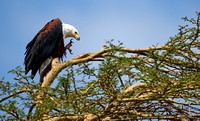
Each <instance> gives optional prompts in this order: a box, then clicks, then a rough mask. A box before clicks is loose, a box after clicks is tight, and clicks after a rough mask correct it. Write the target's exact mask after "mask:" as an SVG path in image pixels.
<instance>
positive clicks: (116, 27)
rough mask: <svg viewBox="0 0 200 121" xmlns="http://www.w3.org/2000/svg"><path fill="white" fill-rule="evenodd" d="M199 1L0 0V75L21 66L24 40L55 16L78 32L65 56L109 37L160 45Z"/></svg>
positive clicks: (91, 49)
mask: <svg viewBox="0 0 200 121" xmlns="http://www.w3.org/2000/svg"><path fill="white" fill-rule="evenodd" d="M199 5H200V1H199V0H0V42H1V43H0V79H1V78H2V77H4V76H5V77H6V78H9V77H10V76H11V75H9V74H7V72H8V71H9V70H11V69H14V68H15V67H17V66H21V67H23V68H24V65H23V62H24V52H25V47H26V45H27V44H28V42H29V41H31V40H32V39H33V37H34V36H35V35H36V33H37V32H38V31H39V30H40V29H41V28H42V27H43V26H44V25H45V24H46V23H47V22H49V21H51V20H52V19H54V18H60V19H61V21H62V22H63V23H67V24H71V25H73V26H75V27H76V28H77V30H78V32H79V35H80V38H81V40H80V41H76V40H74V43H73V46H72V48H71V49H72V51H73V55H70V54H69V53H68V54H67V57H66V58H64V60H67V59H70V58H72V57H75V56H77V55H79V54H82V53H87V52H90V53H93V52H97V51H99V50H101V49H102V47H103V45H104V44H105V41H107V40H111V39H115V40H119V41H121V42H123V43H124V45H123V46H124V47H126V48H146V47H151V46H152V45H163V44H165V43H166V42H167V41H168V40H169V37H171V36H174V35H175V34H176V33H177V32H178V26H179V25H184V24H186V23H185V22H184V21H183V20H181V18H182V17H185V16H188V17H195V15H196V14H195V11H200V6H199ZM68 41H69V38H68V39H65V44H67V43H68ZM29 74H30V73H29ZM36 76H37V78H38V74H37V75H36Z"/></svg>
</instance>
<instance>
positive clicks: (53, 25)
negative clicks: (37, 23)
mask: <svg viewBox="0 0 200 121" xmlns="http://www.w3.org/2000/svg"><path fill="white" fill-rule="evenodd" d="M67 37H73V38H75V39H77V40H80V37H79V35H78V31H77V29H76V28H75V27H74V26H72V25H69V24H65V23H62V22H61V20H60V19H59V18H56V19H53V20H51V21H50V22H48V23H47V24H46V25H45V26H44V27H43V28H42V29H41V30H40V31H39V32H38V33H37V34H36V35H35V37H34V38H33V39H32V40H31V41H30V42H29V43H28V44H27V46H26V51H25V59H24V65H25V70H26V73H25V74H27V73H28V72H29V71H30V70H32V72H31V74H32V75H33V77H32V78H34V76H35V74H36V73H37V71H38V70H39V73H41V71H42V69H43V68H44V67H45V66H47V65H49V64H50V62H51V60H52V59H54V58H59V60H62V59H63V56H66V49H65V46H64V39H65V38H67ZM70 41H71V40H70Z"/></svg>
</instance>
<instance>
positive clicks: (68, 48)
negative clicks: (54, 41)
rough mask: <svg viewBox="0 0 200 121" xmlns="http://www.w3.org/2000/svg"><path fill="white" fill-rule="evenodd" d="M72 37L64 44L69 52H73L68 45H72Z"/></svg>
mask: <svg viewBox="0 0 200 121" xmlns="http://www.w3.org/2000/svg"><path fill="white" fill-rule="evenodd" d="M72 40H73V39H70V42H69V43H68V44H67V45H66V46H65V50H68V51H69V53H70V54H73V53H72V50H71V49H70V47H71V46H72V43H73V41H72Z"/></svg>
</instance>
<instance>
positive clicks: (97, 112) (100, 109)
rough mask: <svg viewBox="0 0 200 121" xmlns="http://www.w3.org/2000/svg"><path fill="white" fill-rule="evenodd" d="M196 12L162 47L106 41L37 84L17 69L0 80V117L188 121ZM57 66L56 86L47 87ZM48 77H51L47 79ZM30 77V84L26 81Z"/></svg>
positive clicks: (199, 86)
mask: <svg viewBox="0 0 200 121" xmlns="http://www.w3.org/2000/svg"><path fill="white" fill-rule="evenodd" d="M199 18H200V13H198V12H197V19H196V20H195V19H193V18H192V19H188V18H187V17H185V18H183V19H184V20H185V21H187V22H189V24H191V25H190V26H189V25H185V26H180V27H179V33H178V34H177V35H176V36H174V37H171V38H170V40H169V41H168V42H167V43H166V44H165V45H164V46H155V47H151V48H144V49H129V48H124V47H122V43H121V42H119V44H118V45H114V44H112V43H113V40H111V41H108V42H106V45H104V47H103V49H102V50H100V51H99V52H97V53H86V54H83V55H80V56H78V57H75V58H73V59H70V60H67V61H65V62H63V63H61V64H60V65H58V66H56V67H55V70H53V69H54V68H52V70H53V71H52V70H51V71H52V72H51V71H50V72H49V74H48V75H47V77H46V78H45V79H44V83H45V82H48V81H49V83H50V84H49V85H48V84H47V85H46V86H43V84H40V83H39V84H36V83H35V82H34V81H33V80H32V79H31V76H25V75H24V74H25V73H24V71H23V70H22V68H21V67H17V68H16V69H14V70H11V71H10V73H13V74H15V75H16V77H15V78H14V80H16V83H14V84H12V83H10V82H9V81H5V79H4V78H3V79H2V80H1V81H0V91H1V94H0V96H1V99H0V112H1V115H0V116H1V117H0V118H1V119H2V120H49V119H51V120H84V119H88V120H98V119H101V120H114V119H117V120H138V119H171V120H172V119H173V120H182V119H188V120H193V119H197V118H199V117H200V83H199V81H200V53H199V48H200V42H199V37H200V35H199V33H200V31H199V25H200V19H199ZM61 70H65V72H64V74H63V75H62V76H58V77H57V78H56V80H57V81H58V84H57V85H56V86H55V87H50V85H51V84H52V82H53V80H54V78H48V77H49V76H51V75H50V74H51V73H55V74H54V75H55V77H56V76H57V75H58V73H59V72H60V71H61ZM50 80H51V81H50ZM30 81H31V82H30Z"/></svg>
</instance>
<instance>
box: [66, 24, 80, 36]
mask: <svg viewBox="0 0 200 121" xmlns="http://www.w3.org/2000/svg"><path fill="white" fill-rule="evenodd" d="M62 29H63V36H64V38H67V37H74V38H75V39H77V40H80V37H79V35H78V31H77V29H76V28H75V27H74V26H72V25H69V24H64V23H62Z"/></svg>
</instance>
